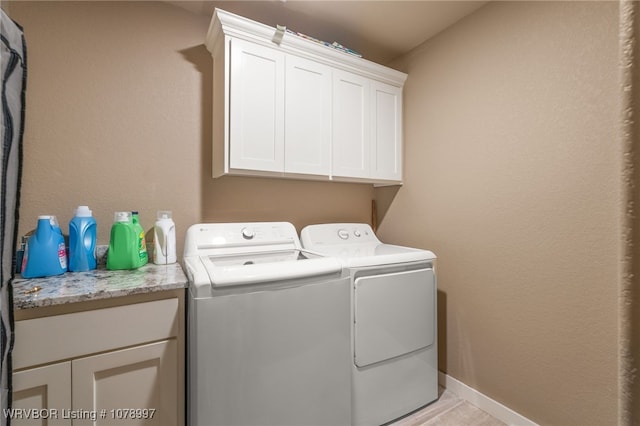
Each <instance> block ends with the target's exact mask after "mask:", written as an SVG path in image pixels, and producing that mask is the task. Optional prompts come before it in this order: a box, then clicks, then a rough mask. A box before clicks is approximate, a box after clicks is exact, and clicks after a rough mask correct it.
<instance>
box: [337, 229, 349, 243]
mask: <svg viewBox="0 0 640 426" xmlns="http://www.w3.org/2000/svg"><path fill="white" fill-rule="evenodd" d="M338 237H340V238H342V239H343V240H346V239H347V238H349V231H347V230H346V229H339V230H338Z"/></svg>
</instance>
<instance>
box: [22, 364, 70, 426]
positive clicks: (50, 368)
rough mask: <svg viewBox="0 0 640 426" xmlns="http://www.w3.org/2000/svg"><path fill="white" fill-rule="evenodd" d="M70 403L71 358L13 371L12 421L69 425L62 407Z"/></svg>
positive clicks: (26, 423) (23, 423)
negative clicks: (68, 360)
mask: <svg viewBox="0 0 640 426" xmlns="http://www.w3.org/2000/svg"><path fill="white" fill-rule="evenodd" d="M70 407H71V362H60V363H57V364H51V365H46V366H44V367H37V368H30V369H28V370H23V371H20V372H17V373H13V407H12V408H13V410H14V411H13V412H14V415H13V416H12V417H13V421H12V424H14V425H43V426H44V425H50V426H58V425H70V424H71V419H68V418H67V419H65V418H64V413H63V412H62V410H63V409H65V408H66V409H69V408H70Z"/></svg>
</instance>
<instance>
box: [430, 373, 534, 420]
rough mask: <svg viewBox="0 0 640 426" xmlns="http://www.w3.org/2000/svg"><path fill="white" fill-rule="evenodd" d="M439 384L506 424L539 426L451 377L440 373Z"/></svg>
mask: <svg viewBox="0 0 640 426" xmlns="http://www.w3.org/2000/svg"><path fill="white" fill-rule="evenodd" d="M438 383H439V384H440V386H442V387H444V388H445V389H447V390H449V391H451V392H453V393H455V394H456V395H458V397H459V398H461V399H464V400H465V401H469V402H470V403H471V404H473V405H475V406H476V407H478V408H479V409H481V410H482V411H485V412H487V413H489V414H491V415H492V416H493V417H495V418H496V419H498V420H500V421H502V422H505V423H506V424H508V425H510V426H538V424H537V423H535V422H533V421H531V420H529V419H527V418H526V417H524V416H522V415H520V414H518V413H516V412H515V411H513V410H512V409H511V408H509V407H507V406H505V405H502V404H500V403H499V402H498V401H495V400H493V399H491V398H489V397H488V396H486V395H485V394H483V393H480V392H478V391H477V390H475V389H474V388H472V387H470V386H467V385H465V384H464V383H462V382H461V381H459V380H456V379H454V378H453V377H451V376H448V375H447V374H445V373H443V372H442V371H439V372H438Z"/></svg>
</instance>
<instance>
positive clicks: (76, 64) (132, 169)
mask: <svg viewBox="0 0 640 426" xmlns="http://www.w3.org/2000/svg"><path fill="white" fill-rule="evenodd" d="M7 6H8V7H7ZM3 8H5V10H7V11H8V13H10V16H11V17H12V18H13V19H14V20H16V21H17V22H19V23H20V24H21V25H22V26H23V27H24V32H25V36H26V40H27V46H28V67H29V69H28V83H27V100H26V104H27V112H26V130H25V137H24V171H23V180H22V200H21V208H20V227H19V235H23V234H24V233H25V232H27V231H29V230H30V229H33V228H34V227H35V224H36V219H37V216H38V215H40V214H55V215H56V216H57V217H58V220H59V221H60V224H61V226H62V229H63V231H64V232H66V229H67V225H68V221H69V220H70V219H71V216H72V214H73V210H74V208H75V207H76V206H77V205H79V204H88V205H89V206H90V208H91V209H92V210H93V212H94V215H95V217H96V219H97V221H98V239H99V244H107V243H108V240H109V230H110V227H111V224H112V222H113V213H114V212H115V211H120V210H139V211H140V218H141V221H142V224H143V225H144V226H145V228H146V229H150V228H151V227H152V226H153V222H154V221H155V217H156V211H157V210H163V209H168V210H173V216H174V220H175V222H176V225H177V230H178V232H177V238H178V250H179V253H181V252H182V244H183V240H184V232H185V231H186V228H187V227H188V226H189V225H191V224H193V223H198V222H201V221H244V220H251V221H259V220H284V221H291V222H293V223H294V224H295V225H296V226H297V227H298V228H300V227H302V226H304V225H306V224H309V223H313V222H322V221H363V222H369V221H370V218H371V199H372V197H373V189H372V187H371V185H358V184H334V183H321V182H312V183H303V182H292V181H284V180H272V179H255V178H233V177H231V178H229V177H225V178H222V179H219V180H213V179H212V178H210V176H211V102H212V94H211V66H212V61H211V56H210V54H209V52H208V51H207V50H206V48H205V47H204V38H205V35H206V31H207V28H208V25H209V21H210V17H207V16H202V15H196V14H192V13H190V12H187V11H185V10H183V9H181V8H178V7H175V6H172V5H168V4H165V3H162V2H9V3H8V4H7V2H3Z"/></svg>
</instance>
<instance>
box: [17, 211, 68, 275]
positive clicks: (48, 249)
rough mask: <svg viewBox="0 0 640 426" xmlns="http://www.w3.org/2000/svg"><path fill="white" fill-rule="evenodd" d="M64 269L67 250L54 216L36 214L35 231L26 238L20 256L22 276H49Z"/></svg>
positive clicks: (59, 273)
mask: <svg viewBox="0 0 640 426" xmlns="http://www.w3.org/2000/svg"><path fill="white" fill-rule="evenodd" d="M66 271H67V250H66V247H65V245H64V237H63V236H62V231H60V227H59V226H57V221H56V219H55V217H54V216H38V225H37V227H36V232H35V233H34V234H33V235H31V236H30V237H29V239H28V240H27V245H26V247H25V251H24V257H23V258H22V277H23V278H39V277H49V276H53V275H61V274H64V273H65V272H66Z"/></svg>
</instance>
